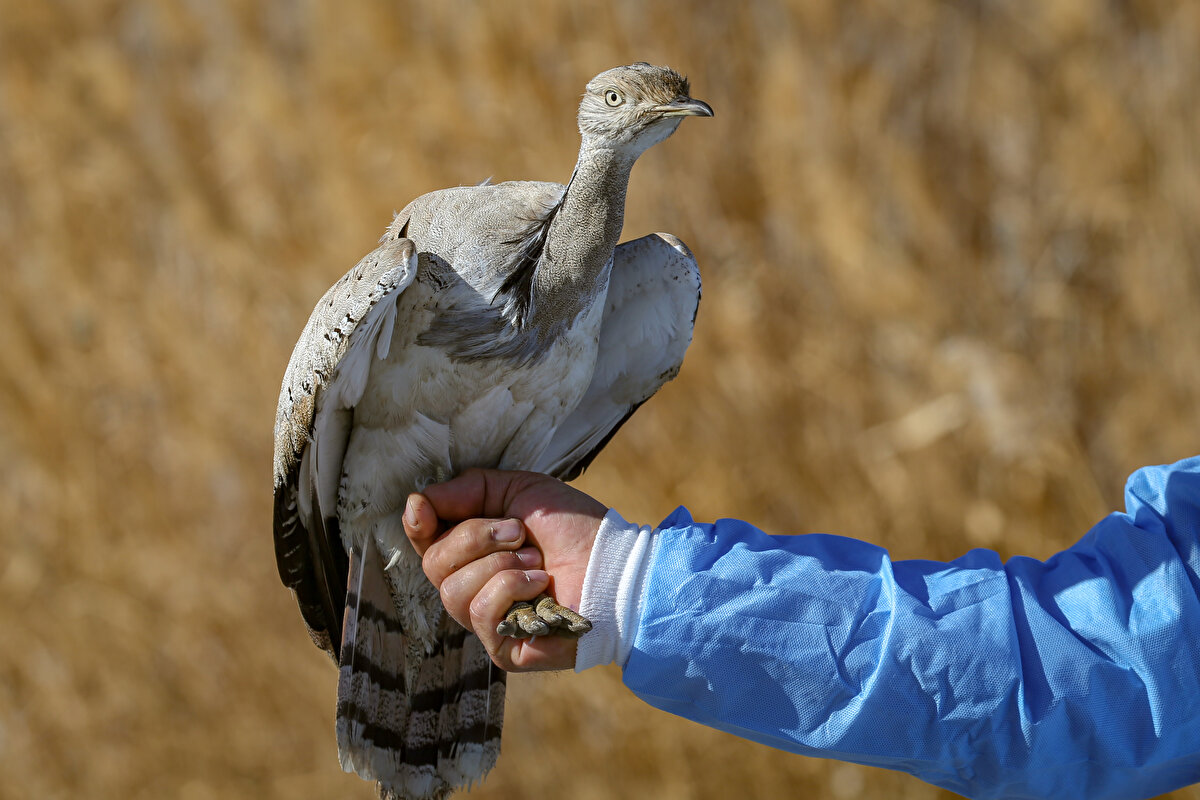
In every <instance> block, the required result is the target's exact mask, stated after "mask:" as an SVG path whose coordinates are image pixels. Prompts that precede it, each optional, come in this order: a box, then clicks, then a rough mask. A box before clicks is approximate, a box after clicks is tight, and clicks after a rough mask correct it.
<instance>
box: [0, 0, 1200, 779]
mask: <svg viewBox="0 0 1200 800" xmlns="http://www.w3.org/2000/svg"><path fill="white" fill-rule="evenodd" d="M1198 47H1200V4H1198V3H1195V2H1191V1H1190V0H1179V1H1178V2H1165V1H1164V2H1156V1H1155V0H1014V1H1013V2H991V1H990V0H961V1H960V2H935V1H934V0H895V2H859V3H844V2H841V1H840V0H806V1H804V2H794V3H791V4H781V3H765V2H764V3H755V2H739V3H726V2H716V1H715V0H714V1H713V2H706V3H694V4H688V3H683V2H677V3H649V4H645V3H643V2H640V1H639V0H622V2H608V3H603V4H595V5H591V4H583V3H578V4H576V3H555V2H549V0H536V1H534V0H522V2H498V3H488V4H486V5H484V4H482V3H481V4H479V5H475V4H471V3H464V2H441V3H429V4H424V5H412V6H409V5H406V4H403V3H397V2H382V1H378V2H346V3H336V2H332V1H331V2H317V1H316V0H312V1H311V2H291V1H287V0H275V1H274V2H255V0H244V2H243V1H240V0H192V1H191V2H162V3H149V2H147V3H135V2H115V1H113V0H105V1H103V2H79V3H74V4H72V3H67V2H23V1H22V0H0V265H2V269H3V272H2V274H0V375H2V376H3V377H2V379H0V797H3V798H31V797H37V798H78V797H86V798H122V800H125V799H127V798H163V797H179V798H185V799H186V800H201V799H202V798H270V797H280V798H282V797H313V798H326V797H361V798H366V797H369V796H371V794H372V792H371V788H370V787H369V786H368V785H367V784H364V783H362V782H360V781H359V780H358V779H357V778H354V777H352V776H347V775H343V774H342V772H341V770H340V769H339V768H338V765H337V760H336V756H335V745H334V738H333V724H332V719H333V700H334V683H335V672H334V669H333V667H332V665H331V664H330V663H329V662H328V660H327V659H325V657H324V656H322V655H321V654H320V653H319V652H318V651H317V650H316V649H314V648H313V647H312V646H311V644H309V641H308V638H307V637H306V636H305V635H304V631H303V628H302V626H301V623H300V619H299V615H298V613H297V611H296V608H295V606H294V604H293V602H292V599H291V596H290V595H289V594H288V592H287V591H286V590H284V589H283V588H282V587H281V586H280V585H279V583H278V581H277V578H276V575H275V566H274V559H273V554H272V547H271V534H270V498H271V478H270V473H271V457H270V453H271V431H272V421H273V415H274V411H275V401H276V396H277V392H278V386H279V381H280V378H281V376H282V374H283V368H284V365H285V363H286V361H287V358H288V354H289V353H290V351H291V348H292V345H293V343H294V341H295V337H296V335H297V334H298V332H299V330H300V327H301V325H302V324H303V321H304V320H305V318H306V316H307V314H308V311H309V310H310V308H311V306H312V303H313V302H314V301H315V299H316V298H317V297H318V296H319V295H320V294H321V292H322V291H323V290H324V289H325V287H326V286H327V285H329V284H330V283H331V282H332V281H333V280H334V279H335V278H336V277H338V276H339V275H341V274H342V272H343V271H345V270H346V269H347V268H348V267H349V266H350V265H352V264H353V263H354V262H355V261H357V260H358V258H359V257H360V256H361V255H362V254H363V253H365V252H367V251H368V250H369V249H371V248H372V246H373V243H374V241H375V239H376V237H377V236H378V235H379V234H380V233H381V232H382V230H383V228H384V227H385V226H386V225H387V223H388V222H389V221H390V219H391V212H392V211H393V210H395V209H398V208H400V207H401V206H403V205H404V204H405V203H406V202H407V201H408V200H409V199H410V198H412V197H414V196H416V195H418V194H420V193H422V192H426V191H429V190H432V189H436V188H440V187H443V186H450V185H456V184H467V183H474V182H477V181H479V180H481V179H483V178H486V177H488V176H493V177H494V178H495V179H496V180H505V179H510V178H538V179H548V180H560V181H561V180H564V179H565V178H567V177H568V176H569V174H570V170H571V166H572V164H573V163H574V157H575V149H576V147H577V145H578V135H577V133H576V129H575V124H574V114H575V107H576V104H577V100H578V97H579V94H580V93H581V91H582V87H583V85H584V83H585V82H586V81H587V80H588V79H589V78H590V77H591V76H592V75H594V74H595V73H597V72H599V71H601V70H602V69H606V68H608V67H611V66H614V65H616V64H621V63H628V62H630V61H635V60H648V61H651V62H656V63H668V64H671V65H673V66H675V67H677V68H679V69H680V70H682V71H685V72H687V73H689V74H690V76H691V78H692V83H693V91H694V94H695V95H696V96H697V97H700V98H703V99H705V100H707V101H709V102H710V103H712V105H713V107H714V108H715V109H716V111H717V116H716V118H715V119H712V120H692V121H688V122H686V123H685V124H684V125H683V127H682V129H681V131H680V132H679V133H678V135H676V136H675V137H674V138H673V139H672V140H671V141H670V142H668V143H666V144H665V145H662V146H660V147H658V148H655V149H654V150H653V151H651V152H650V153H649V154H648V155H647V156H646V157H644V159H643V160H642V162H641V163H640V164H639V165H638V167H637V169H635V170H634V174H633V181H632V185H631V188H630V194H629V206H628V215H627V220H626V237H627V238H633V237H636V236H641V235H643V234H645V233H648V232H650V231H654V230H668V231H671V232H674V233H676V234H677V235H679V236H680V237H682V238H683V239H684V240H685V241H686V242H688V243H689V244H690V245H691V247H692V249H693V250H694V251H695V252H696V255H697V257H698V258H699V260H700V263H701V266H702V270H703V273H704V280H705V300H704V303H703V305H702V308H701V313H700V318H699V327H698V329H697V335H696V341H695V344H694V345H693V347H692V350H691V353H690V355H689V358H688V361H687V363H686V364H685V367H684V370H683V374H682V375H681V376H680V378H679V379H678V380H677V381H676V382H675V383H673V384H672V385H670V386H669V387H668V388H667V389H666V390H664V391H663V392H662V393H661V395H660V396H659V397H657V398H656V399H655V400H654V401H653V402H652V403H650V404H648V405H647V406H646V407H645V409H643V410H642V411H641V412H640V413H639V414H638V416H637V417H636V418H635V420H634V421H633V422H631V423H630V424H629V425H628V426H627V427H626V428H625V429H624V430H623V431H622V433H621V435H620V436H618V437H617V439H616V440H615V442H614V443H613V444H612V445H611V446H610V447H609V449H608V451H607V452H606V453H605V454H604V455H603V456H602V457H601V458H600V459H599V460H598V461H597V462H596V464H595V465H594V467H593V468H592V470H591V471H590V472H589V474H588V475H587V476H586V478H585V479H584V480H583V481H582V482H581V483H582V485H583V486H584V487H585V488H586V489H588V490H590V491H592V492H593V493H595V494H597V495H598V496H599V497H600V498H602V499H603V500H604V501H605V502H607V503H609V504H612V505H614V506H616V507H618V508H619V509H621V510H622V511H623V513H625V515H626V516H627V517H629V518H632V519H639V520H642V521H647V522H653V521H657V520H658V519H661V518H662V517H663V516H664V515H665V514H666V513H668V512H669V511H670V510H671V509H672V508H673V507H674V506H675V505H677V504H679V503H687V504H688V505H689V506H690V507H691V509H692V510H693V512H694V513H695V514H696V515H697V517H698V518H709V519H711V518H714V517H717V516H724V515H728V516H738V517H743V518H747V519H749V520H752V521H754V522H755V523H757V524H759V525H761V526H764V527H766V528H768V529H770V530H773V531H778V532H805V531H815V530H821V531H830V532H836V533H842V534H848V535H854V536H859V537H862V538H865V539H868V540H870V541H873V542H876V543H879V544H881V545H884V546H886V547H888V548H890V549H891V550H892V552H893V555H894V556H895V557H897V558H908V557H929V558H952V557H955V556H957V555H960V554H961V553H963V552H964V551H966V550H967V549H969V548H971V547H977V546H982V547H991V548H995V549H997V550H999V551H1000V552H1001V553H1002V554H1004V555H1012V554H1018V553H1019V554H1029V555H1035V556H1040V557H1045V556H1048V555H1049V554H1051V553H1053V552H1055V551H1056V550H1058V549H1060V548H1062V547H1065V546H1067V545H1069V544H1071V543H1072V542H1073V541H1074V540H1075V539H1076V538H1078V537H1079V536H1080V535H1081V534H1082V533H1083V532H1084V531H1085V530H1086V529H1087V528H1088V527H1089V525H1090V524H1091V523H1093V522H1094V521H1095V520H1097V519H1098V518H1099V517H1100V516H1101V515H1102V514H1103V513H1105V512H1106V511H1108V510H1110V509H1113V508H1117V507H1120V505H1121V502H1122V500H1121V490H1122V485H1123V481H1124V478H1125V476H1126V474H1127V473H1128V472H1129V471H1131V470H1132V469H1134V468H1136V467H1137V466H1139V465H1142V464H1147V463H1156V462H1166V461H1172V460H1175V459H1178V458H1181V457H1184V456H1187V455H1190V454H1193V453H1196V452H1197V451H1200V435H1198V432H1197V426H1196V421H1197V410H1198V408H1200V369H1197V365H1198V362H1200V359H1198V355H1200V354H1198V348H1200V270H1198V267H1200V146H1198V144H1197V141H1198V135H1200V134H1198V132H1200V111H1198V108H1200V103H1198V98H1200V56H1198V55H1197V52H1198ZM511 687H512V689H511V698H512V699H511V701H510V705H509V723H508V727H507V731H506V736H505V743H504V756H503V758H502V760H501V765H500V767H499V768H498V769H497V770H496V771H495V772H494V773H493V774H492V775H491V776H490V777H489V778H488V780H487V781H486V782H485V784H484V785H483V787H482V788H481V789H477V790H476V792H475V793H474V796H476V797H481V798H482V797H489V798H500V797H504V798H525V797H529V798H535V797H536V798H609V797H617V796H627V797H657V798H690V797H702V798H726V797H744V798H751V797H762V798H772V797H778V796H783V795H784V794H785V793H786V795H788V796H796V797H835V798H847V797H858V796H875V797H911V798H931V797H935V796H947V795H946V794H945V793H941V792H938V791H937V790H935V789H933V788H931V787H928V786H926V785H924V784H922V783H920V782H919V781H917V780H915V779H913V778H909V777H906V776H903V775H899V774H894V773H890V772H886V771H883V770H875V769H867V768H860V767H855V766H848V765H843V764H838V763H836V762H829V761H821V760H815V759H807V758H802V757H799V756H791V755H787V754H783V753H779V752H774V751H771V750H769V749H767V748H764V747H760V746H757V745H752V744H748V743H746V742H742V741H738V740H735V739H733V738H732V737H729V736H725V735H723V734H718V733H715V732H713V731H711V730H707V729H703V728H701V727H699V726H697V725H693V724H691V723H687V722H684V721H682V720H678V719H675V718H673V717H669V716H668V715H666V714H663V713H660V712H658V711H655V710H652V709H650V708H649V707H647V706H645V705H643V704H641V703H640V702H639V701H637V700H636V699H634V698H633V697H632V696H631V695H629V694H628V693H627V692H626V691H625V690H624V689H623V688H622V687H621V685H620V682H619V675H618V673H617V672H616V671H615V670H609V671H603V670H597V671H593V673H591V674H587V675H584V676H572V675H559V676H549V677H546V676H542V677H536V676H533V677H531V676H522V677H517V678H515V679H514V680H513V681H512V683H511ZM551 748H553V749H551ZM1177 796H1179V797H1190V798H1197V797H1200V791H1197V790H1195V789H1192V790H1184V791H1182V792H1180V793H1179V794H1178V795H1177Z"/></svg>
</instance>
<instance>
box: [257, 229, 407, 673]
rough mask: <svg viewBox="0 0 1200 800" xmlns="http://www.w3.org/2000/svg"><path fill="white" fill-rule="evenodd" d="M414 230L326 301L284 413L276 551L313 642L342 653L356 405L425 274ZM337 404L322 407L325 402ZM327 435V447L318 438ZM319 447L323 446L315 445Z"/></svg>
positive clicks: (372, 257) (296, 358) (288, 378)
mask: <svg viewBox="0 0 1200 800" xmlns="http://www.w3.org/2000/svg"><path fill="white" fill-rule="evenodd" d="M405 232H406V231H405V230H404V229H401V230H400V231H399V232H398V233H388V234H386V235H385V238H384V240H383V241H382V243H381V244H380V246H379V247H377V248H376V249H375V250H374V251H372V252H371V253H369V254H368V255H367V256H366V257H365V258H363V259H362V261H360V262H359V263H358V264H356V265H355V266H354V268H353V269H351V270H350V271H349V272H347V273H346V274H345V275H344V276H343V277H342V278H341V280H339V281H338V282H337V283H335V284H334V285H333V286H332V287H331V288H330V289H329V291H328V292H326V293H325V295H324V296H323V297H322V298H321V300H320V301H319V302H318V303H317V306H316V308H314V309H313V312H312V315H311V316H310V317H309V319H308V324H307V325H305V327H304V331H303V333H302V334H301V336H300V340H299V341H298V342H297V343H296V348H295V350H294V351H293V352H292V358H291V361H290V362H289V363H288V368H287V372H286V373H285V375H284V378H283V386H282V388H281V389H280V392H279V405H278V408H277V410H276V413H275V521H274V533H275V558H276V564H277V566H278V568H279V577H280V579H281V580H282V581H283V583H284V585H286V586H287V587H288V588H290V589H292V591H293V592H295V594H296V600H297V602H298V604H299V605H300V611H301V615H302V616H303V618H304V622H305V624H306V625H307V626H308V629H309V634H310V635H311V636H312V638H313V641H314V642H316V643H317V644H318V645H319V646H320V647H322V649H324V650H326V651H327V652H328V653H329V654H330V655H331V656H333V657H334V658H335V659H336V658H337V653H336V651H335V646H336V644H337V643H338V642H339V641H340V639H341V623H342V609H343V608H344V606H345V587H346V578H347V563H346V558H345V550H344V549H343V546H342V543H341V539H340V535H339V530H338V525H337V489H338V483H339V481H340V480H341V461H342V458H343V457H344V455H345V452H346V442H347V438H348V436H349V432H350V428H351V422H352V410H353V407H354V404H355V403H357V402H358V399H359V398H361V396H362V391H363V387H364V386H365V385H366V380H367V374H368V372H369V369H370V363H371V356H372V355H373V354H375V353H378V352H380V348H382V351H383V352H384V353H386V344H382V345H381V344H380V342H379V339H380V338H381V337H382V336H383V335H384V334H387V335H388V338H389V340H390V333H391V331H392V330H393V328H394V325H395V318H396V313H397V311H396V308H397V306H396V301H397V299H398V298H399V296H400V295H401V293H402V292H403V291H404V290H405V288H407V287H408V286H409V285H410V284H411V283H412V282H413V279H414V278H415V277H416V272H417V256H416V248H415V246H414V245H413V243H412V241H411V240H410V239H407V238H404V234H405ZM318 408H321V409H322V411H323V412H324V411H326V410H328V413H322V414H321V415H320V418H319V419H320V425H319V427H318V425H317V423H318V415H317V410H318ZM318 439H319V440H320V442H321V446H320V448H319V449H318V448H315V447H312V445H313V444H315V442H316V440H318ZM310 449H312V450H314V451H317V452H309V451H310Z"/></svg>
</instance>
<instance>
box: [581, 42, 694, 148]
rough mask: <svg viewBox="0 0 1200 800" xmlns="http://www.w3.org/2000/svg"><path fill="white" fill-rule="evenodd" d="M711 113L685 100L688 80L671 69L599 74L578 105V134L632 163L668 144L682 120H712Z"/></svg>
mask: <svg viewBox="0 0 1200 800" xmlns="http://www.w3.org/2000/svg"><path fill="white" fill-rule="evenodd" d="M712 115H713V110H712V108H711V107H710V106H709V105H708V103H705V102H704V101H703V100H694V99H692V98H691V97H689V96H688V80H687V78H685V77H683V76H682V75H680V74H679V73H678V72H676V71H675V70H673V69H671V68H670V67H655V66H652V65H650V64H647V63H645V62H638V63H637V64H630V65H629V66H627V67H616V68H614V69H610V70H608V71H606V72H601V73H600V74H599V75H597V76H596V77H594V78H592V80H591V81H589V82H588V85H587V91H585V92H584V95H583V102H581V103H580V104H579V132H580V133H581V134H583V137H584V139H585V140H589V139H590V140H591V142H592V144H594V145H598V146H602V147H616V148H619V149H621V150H626V151H629V152H631V153H632V155H634V156H635V157H636V156H638V155H640V154H641V153H642V152H644V151H645V150H646V149H647V148H649V147H651V146H653V145H655V144H658V143H659V142H661V141H662V140H663V139H666V138H667V137H668V136H670V135H671V134H672V133H674V132H675V129H676V128H678V127H679V123H680V122H681V121H682V120H683V118H684V117H711V116H712Z"/></svg>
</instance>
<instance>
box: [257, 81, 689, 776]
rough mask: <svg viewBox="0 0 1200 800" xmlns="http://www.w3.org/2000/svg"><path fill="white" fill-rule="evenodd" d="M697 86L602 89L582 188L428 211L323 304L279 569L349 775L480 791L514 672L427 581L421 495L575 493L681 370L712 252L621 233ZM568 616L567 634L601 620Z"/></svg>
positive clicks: (292, 381) (291, 450)
mask: <svg viewBox="0 0 1200 800" xmlns="http://www.w3.org/2000/svg"><path fill="white" fill-rule="evenodd" d="M688 92H689V90H688V82H687V79H686V78H684V77H682V76H681V75H679V74H678V73H677V72H675V71H674V70H671V69H669V68H667V67H655V66H651V65H649V64H645V63H638V64H633V65H631V66H625V67H617V68H616V69H611V70H608V71H607V72H603V73H601V74H600V75H597V76H596V77H595V78H594V79H593V80H592V81H591V82H589V83H588V85H587V90H586V92H585V93H584V96H583V100H582V102H581V103H580V106H579V130H580V133H581V134H582V146H581V147H580V151H579V160H578V162H577V163H576V165H575V170H574V172H573V173H572V175H571V179H570V181H569V182H568V183H567V185H566V186H563V185H561V184H557V183H540V182H509V183H501V184H497V185H487V184H484V185H480V186H471V187H459V188H454V189H445V190H442V191H437V192H432V193H430V194H427V195H423V196H421V197H418V198H417V199H416V200H414V201H413V202H411V203H410V204H409V205H408V206H407V207H406V208H404V210H403V211H401V212H400V213H399V214H397V215H396V217H395V219H393V221H392V223H391V225H390V226H389V227H388V229H387V232H386V233H384V235H383V238H382V239H381V240H380V245H379V247H378V248H376V249H375V250H374V251H373V252H371V253H370V254H368V255H367V256H366V257H365V258H364V259H363V260H362V261H360V262H359V263H358V264H357V265H356V266H355V267H354V268H353V269H351V270H350V271H349V272H348V273H346V275H345V276H344V277H342V278H341V280H339V281H338V282H337V283H336V284H334V286H333V287H332V288H331V289H330V290H329V291H328V292H326V294H325V295H324V296H323V297H322V298H321V300H320V301H319V302H318V303H317V306H316V308H315V309H314V310H313V313H312V316H311V317H310V318H309V320H308V324H307V325H306V326H305V328H304V330H303V332H302V334H301V336H300V340H299V342H298V343H297V344H296V348H295V351H294V352H293V353H292V358H291V362H290V363H289V364H288V368H287V373H286V375H285V376H284V379H283V387H282V389H281V391H280V395H279V407H278V411H277V413H276V417H275V523H274V529H275V549H276V558H277V561H278V566H279V573H280V577H281V578H282V579H283V582H284V584H286V585H287V586H288V587H289V588H291V589H292V590H293V591H294V592H295V595H296V600H297V602H298V603H299V605H300V611H301V614H302V615H303V618H304V622H305V623H306V624H307V626H308V629H309V633H310V635H311V636H312V639H313V641H314V642H315V643H316V644H317V645H318V646H320V647H321V648H322V649H324V650H325V651H326V652H328V653H329V654H330V655H331V656H333V657H334V659H335V660H336V661H337V662H338V664H339V675H338V703H337V739H338V749H339V754H340V758H341V763H342V767H343V768H344V769H346V770H347V771H351V770H353V771H355V772H357V773H358V774H359V775H361V776H362V777H363V778H367V779H371V780H376V781H378V782H379V789H380V794H381V795H382V796H384V797H409V798H428V797H442V796H444V795H445V794H447V793H448V792H449V791H451V790H453V789H454V788H456V787H459V786H462V785H464V784H468V783H470V782H472V781H474V780H476V779H477V778H479V777H481V776H482V775H483V774H484V773H485V772H486V771H487V770H488V769H490V768H491V767H492V765H493V764H494V763H495V760H496V757H497V755H498V754H499V749H500V727H501V723H502V721H503V706H504V673H503V672H501V671H500V670H493V669H492V668H491V666H492V665H491V662H490V661H489V659H488V656H487V654H486V652H485V651H484V649H483V647H482V645H480V643H479V641H478V639H476V638H475V637H474V636H473V635H470V634H468V633H467V632H466V631H464V630H463V629H462V628H461V627H459V626H458V624H457V623H456V622H454V621H453V620H452V619H450V618H449V616H448V615H447V614H445V612H444V610H443V609H442V606H441V604H440V602H439V598H438V593H437V590H436V589H435V588H434V587H433V586H432V585H430V583H429V582H428V581H427V580H426V579H425V576H424V574H423V573H422V571H421V565H420V561H419V559H418V557H417V555H416V553H415V552H414V551H413V550H412V547H411V545H410V544H409V543H408V540H407V538H406V537H405V534H404V530H403V527H402V524H401V517H402V514H403V510H404V503H405V498H406V496H407V495H408V494H409V493H410V492H412V491H418V490H420V489H422V488H423V487H424V486H426V485H427V484H429V483H430V482H433V481H439V480H443V479H447V478H449V477H451V476H453V475H455V474H457V473H459V472H461V471H462V470H464V469H467V468H470V467H499V468H503V469H528V470H535V471H539V472H546V473H549V474H551V475H557V476H560V477H562V478H564V479H567V480H569V479H571V478H573V477H575V476H577V475H578V474H579V473H580V472H582V471H583V469H584V467H586V466H587V465H588V463H589V462H590V461H591V460H592V458H593V457H594V456H595V455H596V453H597V452H598V451H599V450H600V449H601V448H602V447H603V446H604V445H605V444H606V443H607V442H608V440H609V438H610V437H611V436H612V435H613V433H614V432H615V431H616V429H617V428H618V427H619V426H620V425H621V424H622V423H623V422H624V421H625V420H626V419H627V418H628V417H629V415H630V414H632V413H633V411H634V410H635V409H636V408H637V407H638V406H639V405H640V404H641V403H642V402H644V401H645V400H646V399H647V398H649V397H650V395H652V394H654V392H655V391H657V390H658V388H659V387H660V386H662V385H663V384H664V383H665V382H666V381H668V380H670V379H671V378H673V377H674V376H675V374H676V373H677V372H678V370H679V366H680V363H681V362H682V360H683V355H684V351H685V350H686V349H687V346H688V344H689V343H690V341H691V338H692V326H693V323H694V321H695V313H696V309H697V305H698V303H699V299H700V277H699V272H698V270H697V268H696V262H695V259H694V258H693V257H692V254H691V253H690V252H689V251H688V249H687V247H686V246H685V245H684V244H683V243H682V242H681V241H679V240H678V239H676V238H675V237H673V236H670V235H667V234H654V235H651V236H646V237H643V238H641V239H637V240H635V241H632V242H627V243H625V244H622V245H620V246H619V247H618V246H617V240H618V238H619V237H620V234H621V225H622V221H623V217H624V208H625V191H626V188H627V186H628V182H629V173H630V170H631V168H632V167H633V163H634V161H635V160H636V159H637V157H638V156H639V155H641V154H642V153H643V152H645V150H646V149H647V148H649V147H651V146H652V145H654V144H656V143H658V142H661V141H662V140H664V139H666V138H667V137H668V136H670V135H671V134H672V133H674V131H675V129H676V128H677V127H678V126H679V123H680V121H681V120H682V119H683V118H684V117H686V116H712V113H713V112H712V109H711V108H710V107H709V106H708V105H707V104H706V103H703V102H701V101H699V100H694V99H692V98H691V97H689V96H688ZM567 617H568V622H565V623H552V626H553V625H560V626H564V627H566V628H569V629H574V630H575V631H576V632H578V631H580V630H586V628H587V627H588V626H587V623H586V621H582V618H580V617H578V616H572V615H570V614H568V615H567ZM550 618H551V619H553V616H551V617H550ZM504 624H505V625H508V626H509V629H508V630H507V631H504V632H509V631H515V632H517V633H527V634H540V633H544V632H545V628H546V623H545V622H544V621H540V620H538V619H537V618H536V616H535V617H534V618H533V619H532V620H529V621H525V622H521V621H518V620H516V619H515V618H513V617H512V615H510V619H509V620H506V623H504ZM522 628H523V629H524V630H522ZM564 632H565V633H568V634H569V633H570V630H564Z"/></svg>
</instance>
